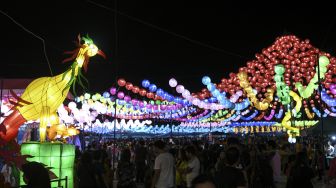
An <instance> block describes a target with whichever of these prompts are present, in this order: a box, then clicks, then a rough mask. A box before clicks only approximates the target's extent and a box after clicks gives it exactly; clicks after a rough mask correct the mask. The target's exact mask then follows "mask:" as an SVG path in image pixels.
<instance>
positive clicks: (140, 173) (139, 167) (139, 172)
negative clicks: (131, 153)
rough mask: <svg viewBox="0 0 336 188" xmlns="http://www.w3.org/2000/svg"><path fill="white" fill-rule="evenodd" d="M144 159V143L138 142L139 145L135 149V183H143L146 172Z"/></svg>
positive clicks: (145, 153) (145, 152)
mask: <svg viewBox="0 0 336 188" xmlns="http://www.w3.org/2000/svg"><path fill="white" fill-rule="evenodd" d="M146 157H147V150H146V148H145V142H144V141H143V140H140V141H139V144H138V145H137V147H136V148H135V168H136V182H137V183H144V177H145V173H144V172H145V170H146Z"/></svg>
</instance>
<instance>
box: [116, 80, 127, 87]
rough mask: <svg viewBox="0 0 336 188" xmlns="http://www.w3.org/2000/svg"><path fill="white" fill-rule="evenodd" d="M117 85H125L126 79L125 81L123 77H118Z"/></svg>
mask: <svg viewBox="0 0 336 188" xmlns="http://www.w3.org/2000/svg"><path fill="white" fill-rule="evenodd" d="M118 85H119V86H121V87H123V86H125V85H126V81H125V79H123V78H120V79H119V80H118Z"/></svg>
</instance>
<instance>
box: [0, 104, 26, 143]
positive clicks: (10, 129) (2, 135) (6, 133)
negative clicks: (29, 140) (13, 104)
mask: <svg viewBox="0 0 336 188" xmlns="http://www.w3.org/2000/svg"><path fill="white" fill-rule="evenodd" d="M26 121H27V120H26V119H25V118H24V117H23V116H22V115H21V113H20V112H19V111H18V110H15V111H13V112H12V113H11V114H10V115H9V116H7V117H6V118H5V119H4V120H3V122H2V123H1V125H0V139H1V140H2V141H5V142H9V141H10V140H12V139H14V138H15V137H16V136H17V134H18V132H19V127H20V126H21V125H22V124H23V123H25V122H26Z"/></svg>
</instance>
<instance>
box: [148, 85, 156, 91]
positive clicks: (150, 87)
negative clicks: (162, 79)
mask: <svg viewBox="0 0 336 188" xmlns="http://www.w3.org/2000/svg"><path fill="white" fill-rule="evenodd" d="M148 88H149V91H150V92H155V91H156V89H157V87H156V85H155V84H150V85H149V87H148Z"/></svg>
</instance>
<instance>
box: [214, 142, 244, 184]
mask: <svg viewBox="0 0 336 188" xmlns="http://www.w3.org/2000/svg"><path fill="white" fill-rule="evenodd" d="M225 158H226V164H225V166H224V167H222V168H221V171H219V172H217V173H216V175H215V182H216V187H220V188H237V187H239V188H243V187H246V180H245V177H244V173H243V172H242V170H240V169H238V168H237V165H238V163H239V159H240V154H239V150H238V148H236V147H230V148H228V149H227V150H226V152H225Z"/></svg>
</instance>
